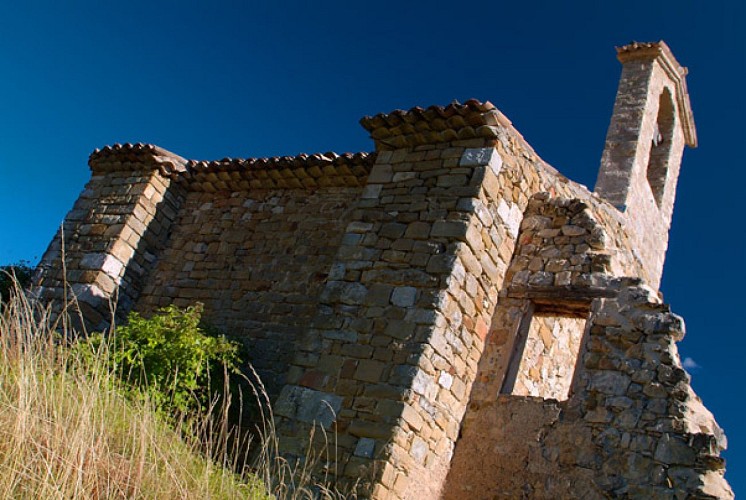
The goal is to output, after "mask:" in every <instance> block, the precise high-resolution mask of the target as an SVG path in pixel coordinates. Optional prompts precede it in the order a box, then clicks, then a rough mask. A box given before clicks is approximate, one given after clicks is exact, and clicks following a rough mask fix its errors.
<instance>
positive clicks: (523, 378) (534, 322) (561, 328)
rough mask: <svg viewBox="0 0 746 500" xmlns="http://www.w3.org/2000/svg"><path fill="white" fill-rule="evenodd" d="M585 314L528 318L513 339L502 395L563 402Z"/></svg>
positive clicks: (539, 313) (550, 313) (551, 313)
mask: <svg viewBox="0 0 746 500" xmlns="http://www.w3.org/2000/svg"><path fill="white" fill-rule="evenodd" d="M586 315H587V313H582V312H575V311H572V312H564V313H558V312H555V311H551V310H548V311H542V310H541V309H539V308H537V309H536V310H535V311H534V312H533V314H532V315H531V318H530V321H529V322H528V328H525V327H524V328H523V329H522V330H523V331H522V333H521V334H519V338H517V339H516V350H515V354H514V359H513V360H512V361H511V366H510V368H509V369H508V377H507V378H506V381H505V385H504V386H503V392H504V393H509V394H514V395H516V396H535V397H541V398H545V399H556V400H558V401H564V400H566V399H567V398H568V397H569V395H570V387H571V385H572V380H573V375H574V374H575V365H576V364H577V361H578V354H579V353H580V345H581V343H582V340H583V332H584V331H585V323H586Z"/></svg>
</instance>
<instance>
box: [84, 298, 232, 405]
mask: <svg viewBox="0 0 746 500" xmlns="http://www.w3.org/2000/svg"><path fill="white" fill-rule="evenodd" d="M202 310H203V307H202V304H199V303H198V304H196V305H194V306H190V307H187V308H186V309H179V308H178V307H176V306H174V305H170V306H168V307H165V308H163V309H160V310H159V311H158V312H157V313H156V314H154V315H153V316H152V317H150V318H144V317H143V316H141V315H140V314H138V313H136V312H132V313H130V314H129V316H128V318H127V321H126V323H125V324H123V325H120V326H117V327H116V329H115V330H114V333H113V334H112V335H109V336H108V338H107V334H105V333H95V334H93V335H90V336H89V337H87V338H85V339H82V340H80V341H79V342H78V344H77V348H78V349H81V350H82V351H83V353H84V354H85V353H86V351H87V353H89V354H92V355H94V356H98V353H99V351H100V350H101V346H102V345H103V344H104V343H107V342H108V343H110V346H111V347H112V349H111V351H110V352H109V355H108V356H107V357H106V360H107V362H108V368H109V370H110V371H111V372H112V373H114V374H115V375H116V376H117V378H118V379H119V380H120V381H122V383H123V384H122V388H123V390H126V391H128V393H129V394H130V395H131V396H132V397H135V398H142V397H146V398H147V399H149V400H150V401H151V402H152V403H153V404H154V405H155V406H156V407H157V408H158V409H159V410H160V411H161V412H163V413H164V414H165V415H179V414H188V413H192V412H204V411H207V409H208V407H209V405H210V403H211V400H212V397H213V395H215V394H216V390H217V391H221V390H222V389H223V387H225V382H226V380H225V377H226V376H227V375H228V373H227V372H232V373H235V372H236V371H237V363H238V362H239V360H238V356H237V350H238V346H237V345H236V344H234V343H232V342H230V341H228V340H226V338H225V336H223V335H220V334H218V333H217V332H211V333H208V329H206V328H205V327H203V326H202V325H201V324H200V321H201V317H202Z"/></svg>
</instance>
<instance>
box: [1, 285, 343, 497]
mask: <svg viewBox="0 0 746 500" xmlns="http://www.w3.org/2000/svg"><path fill="white" fill-rule="evenodd" d="M0 306H1V307H0V498H81V499H103V498H147V499H173V498H216V499H223V498H225V499H229V498H250V499H268V498H281V499H306V498H319V497H320V498H348V497H349V496H348V495H345V494H343V493H339V492H337V491H336V490H335V489H334V488H333V487H330V486H325V485H318V484H315V483H314V481H313V480H312V478H311V474H310V470H312V469H313V468H314V467H315V465H316V460H318V458H317V459H316V460H314V459H313V457H306V460H305V461H303V462H302V463H303V464H305V466H291V464H290V463H288V462H287V461H285V460H284V459H283V458H282V457H281V456H280V454H279V443H278V441H277V437H276V434H275V430H274V424H273V418H272V413H271V408H270V406H269V399H268V397H267V394H266V392H265V391H264V390H263V388H262V387H261V386H259V387H257V386H252V390H253V392H254V394H253V395H251V396H252V397H255V398H257V399H259V401H260V403H261V404H260V407H261V408H263V412H264V414H263V419H262V422H263V424H262V429H260V432H259V439H257V440H255V442H254V443H252V442H251V439H250V437H248V436H249V434H248V433H244V432H241V430H240V429H239V428H237V427H235V426H233V425H231V424H230V422H229V420H228V417H227V415H228V408H229V407H230V405H231V404H234V402H233V401H232V399H231V395H230V391H228V390H227V387H226V390H225V392H224V394H223V395H222V396H221V397H219V398H214V399H212V400H211V404H210V405H209V406H208V407H207V408H206V409H202V410H201V411H198V412H196V413H195V412H192V413H190V414H180V415H178V416H177V417H176V418H174V419H169V421H166V420H165V419H163V418H162V415H160V414H159V411H158V408H157V407H156V406H155V405H154V404H153V402H152V401H149V400H148V398H132V397H128V396H127V395H126V391H122V390H121V386H120V385H119V384H120V381H119V380H118V378H117V377H116V375H115V374H113V373H112V372H111V371H110V366H111V359H112V355H113V353H112V350H113V349H114V346H113V344H112V343H111V342H105V341H104V342H101V343H100V344H98V346H97V351H96V355H95V356H90V355H84V354H83V353H82V351H81V350H79V349H77V350H76V349H70V347H69V344H70V339H74V338H75V337H76V336H77V332H72V331H67V329H68V328H69V327H68V326H67V325H69V324H71V322H70V321H67V320H65V321H55V320H53V319H52V315H51V314H50V309H49V308H45V307H42V306H41V305H40V304H38V303H37V302H35V301H34V300H32V299H29V298H28V297H27V296H26V295H25V294H24V293H23V292H22V291H21V290H20V287H19V286H18V285H16V287H15V290H14V291H13V293H11V294H10V298H9V299H7V300H6V301H5V302H4V303H2V304H0ZM74 306H75V304H74V298H73V301H72V302H71V304H70V307H69V309H70V310H75V307H74ZM66 309H67V308H66ZM235 404H238V405H242V401H241V400H240V397H239V401H237V402H235ZM309 438H311V439H312V436H310V437H309ZM251 445H253V448H251ZM250 449H251V450H253V452H249V451H248V450H250Z"/></svg>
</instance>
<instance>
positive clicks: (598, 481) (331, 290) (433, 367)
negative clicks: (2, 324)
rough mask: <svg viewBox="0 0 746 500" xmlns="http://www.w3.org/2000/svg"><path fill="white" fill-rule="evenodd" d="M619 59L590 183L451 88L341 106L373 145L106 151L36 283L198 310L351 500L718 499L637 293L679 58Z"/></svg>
mask: <svg viewBox="0 0 746 500" xmlns="http://www.w3.org/2000/svg"><path fill="white" fill-rule="evenodd" d="M618 57H619V59H620V61H621V62H622V63H623V70H622V78H621V82H620V85H619V90H618V93H617V99H616V104H615V107H614V114H613V116H612V119H611V125H610V127H609V132H608V135H607V140H606V146H605V150H604V153H603V157H602V162H601V169H600V172H599V178H598V183H597V186H596V192H595V193H592V192H590V191H589V190H588V189H587V188H585V186H582V185H579V184H576V183H574V182H572V181H569V180H568V179H566V178H565V177H563V176H562V175H561V174H560V173H559V172H557V171H556V170H555V169H554V168H552V167H551V166H549V165H547V164H546V163H545V162H544V161H543V160H541V158H539V157H538V156H537V155H536V153H535V152H534V151H533V149H532V148H531V147H530V146H529V145H528V143H527V142H526V141H525V140H524V138H523V137H522V136H521V135H520V133H518V131H516V129H515V128H514V127H513V126H512V124H511V123H510V121H509V120H508V119H507V118H506V117H505V116H504V115H503V114H502V113H500V112H499V111H498V110H497V109H496V108H495V107H494V106H493V105H492V104H491V103H489V102H485V103H482V102H479V101H476V100H470V101H467V102H466V103H464V104H458V103H453V104H451V105H448V106H445V107H441V106H431V107H429V108H413V109H410V110H408V111H394V112H392V113H388V114H379V115H376V116H372V117H365V118H363V119H362V120H361V123H362V125H363V127H364V128H365V129H366V130H367V131H368V132H369V133H370V135H371V137H372V139H373V141H374V142H375V152H373V153H357V154H344V155H336V154H334V153H325V154H316V155H298V156H295V157H282V158H264V159H245V160H244V159H224V160H220V161H209V162H205V161H192V160H184V159H183V158H180V157H178V156H176V155H173V154H171V153H168V152H167V151H165V150H162V149H160V148H157V147H155V146H146V145H134V146H133V145H125V146H116V147H112V148H105V149H104V150H102V151H97V152H94V154H93V155H92V156H91V160H90V165H91V169H92V172H93V176H92V178H91V181H90V182H89V184H88V185H87V187H86V190H85V191H84V192H83V194H82V195H81V197H80V198H79V200H78V202H77V203H76V205H75V207H74V209H73V210H72V211H71V212H70V214H69V215H68V218H67V219H66V221H65V224H64V228H63V229H64V231H63V233H61V234H59V235H58V236H57V237H56V238H55V240H54V241H53V242H52V245H51V246H50V249H49V251H48V252H47V254H46V255H45V257H44V259H43V260H42V263H41V265H40V267H39V271H38V275H37V285H38V286H37V288H36V291H37V293H38V294H39V296H40V297H41V298H43V299H45V300H52V299H54V300H58V301H59V300H60V299H62V298H64V297H65V296H68V297H69V296H70V295H75V296H77V301H78V304H79V308H80V311H81V313H82V316H83V317H84V318H85V319H86V321H87V324H88V326H89V327H95V328H103V327H105V326H106V325H107V324H108V321H109V320H110V319H111V317H112V315H111V313H110V312H109V308H110V306H109V299H113V298H117V299H118V308H117V315H118V317H119V318H121V317H122V316H123V315H124V314H125V313H126V312H128V311H129V310H131V309H135V310H138V311H141V312H143V313H146V314H147V313H150V312H152V311H154V310H155V309H157V308H159V307H162V306H166V305H168V304H172V303H174V304H176V305H179V306H187V305H190V304H193V303H195V302H202V303H203V304H204V306H205V308H204V311H205V319H206V320H207V321H208V322H209V323H211V324H212V325H214V326H216V327H218V328H220V329H222V330H224V331H226V332H227V333H228V334H229V335H231V336H233V337H235V338H238V339H240V340H241V341H242V342H243V343H244V344H245V345H246V347H247V349H248V352H249V353H250V356H251V359H249V360H248V361H250V362H251V363H252V365H253V366H254V368H255V369H256V371H257V372H258V374H259V376H260V377H261V378H262V380H263V381H264V383H265V386H266V390H267V392H268V394H269V398H270V400H271V401H272V403H273V411H274V417H275V423H276V434H277V437H278V439H279V451H280V453H281V454H282V455H283V456H284V457H285V458H286V459H288V460H290V461H291V463H296V464H299V465H304V464H305V465H309V462H308V461H309V457H310V458H311V459H312V461H313V462H312V463H313V473H314V477H316V478H319V479H321V480H333V481H335V482H336V484H337V485H338V486H340V487H342V488H344V487H355V488H356V490H357V494H358V495H359V496H360V497H365V498H376V499H389V498H392V499H395V498H400V499H419V498H453V499H457V498H547V499H549V498H608V497H631V498H640V497H642V498H667V499H669V498H670V499H673V498H731V497H732V492H731V490H730V488H729V486H728V484H727V482H725V480H724V477H723V473H724V462H723V460H722V459H721V458H720V456H719V454H720V451H721V450H722V449H724V447H725V445H726V441H725V437H724V435H723V433H722V431H721V430H720V428H719V427H718V426H717V424H716V422H715V421H714V419H713V417H712V415H711V414H710V413H709V412H708V411H707V410H706V409H705V408H704V407H703V406H702V403H701V401H700V400H699V399H698V398H697V396H696V395H695V394H694V393H693V392H692V390H691V388H690V386H689V376H688V374H687V373H686V372H685V371H684V370H683V368H682V366H681V362H680V360H679V356H678V353H677V350H676V341H678V340H680V339H681V338H682V336H683V334H684V324H683V321H682V320H681V318H680V317H678V316H676V315H675V314H673V313H672V312H671V311H670V309H669V308H668V306H666V305H665V304H663V303H662V302H661V298H660V294H659V293H658V292H657V288H658V285H659V283H660V277H661V273H662V270H663V262H664V260H665V251H666V246H667V241H668V228H669V226H670V222H671V216H672V213H673V204H674V200H675V189H676V180H677V177H678V173H679V167H680V162H681V156H682V152H683V148H684V145H686V144H688V145H690V146H694V145H696V133H695V129H694V122H693V119H692V114H691V109H690V106H689V97H688V94H687V91H686V82H685V75H686V70H685V69H684V68H682V67H681V66H680V65H679V64H678V62H676V60H675V58H674V57H673V55H672V54H671V51H670V49H669V48H668V47H667V46H666V45H665V44H664V43H663V42H659V43H652V44H639V43H634V44H631V45H629V46H626V47H623V48H621V49H618ZM63 235H64V243H65V244H64V248H65V252H64V254H63V253H62V251H61V248H62V240H63V238H62V237H63ZM63 257H64V266H63V265H62V263H61V259H62V258H63ZM65 272H66V273H67V281H66V283H67V284H68V288H65V287H64V286H63V284H64V283H65V281H64V280H63V274H64V273H65ZM66 290H67V291H66Z"/></svg>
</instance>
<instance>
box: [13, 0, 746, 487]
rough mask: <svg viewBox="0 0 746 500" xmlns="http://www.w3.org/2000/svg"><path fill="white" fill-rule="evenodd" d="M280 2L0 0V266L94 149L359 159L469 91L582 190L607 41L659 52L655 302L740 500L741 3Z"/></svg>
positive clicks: (52, 208) (32, 250)
mask: <svg viewBox="0 0 746 500" xmlns="http://www.w3.org/2000/svg"><path fill="white" fill-rule="evenodd" d="M280 4H281V3H280V2H277V3H273V2H261V3H256V4H251V3H249V2H213V5H210V6H208V5H207V2H186V1H180V2H140V1H129V2H126V3H122V2H117V3H116V4H115V3H113V2H90V3H87V2H10V1H7V0H6V1H3V2H2V14H1V15H0V68H1V71H0V103H1V106H0V199H1V200H2V211H1V212H0V264H7V263H10V262H15V261H17V260H19V259H27V260H32V261H35V260H36V259H38V258H39V257H40V256H41V254H42V253H43V251H44V249H45V247H46V245H47V243H48V242H49V240H50V239H51V237H52V236H53V234H54V232H55V229H56V227H57V226H58V225H59V223H60V222H61V221H62V219H63V218H64V216H65V214H66V212H67V210H69V209H70V207H71V206H72V204H73V202H74V200H75V198H76V197H77V196H78V194H79V192H80V191H81V190H82V188H83V185H84V184H85V182H86V181H87V179H88V176H89V171H88V167H87V165H86V161H87V157H88V154H89V153H90V152H91V151H92V150H93V149H94V148H96V147H101V146H103V145H106V144H111V143H114V142H150V143H155V144H158V145H160V146H162V147H165V148H166V149H169V150H171V151H174V152H175V153H178V154H180V155H182V156H185V157H187V158H194V159H218V158H223V157H226V156H228V157H231V156H236V157H251V156H272V155H292V154H297V153H299V152H307V153H311V152H317V151H322V152H323V151H328V150H334V151H337V152H344V151H367V150H371V149H372V143H371V141H370V140H369V139H368V137H367V136H366V133H365V132H364V130H363V129H362V128H361V127H360V126H359V125H358V123H357V122H358V120H359V118H360V117H362V116H363V115H366V114H375V113H378V112H385V111H391V110H393V109H395V108H409V107H412V106H415V105H421V106H428V105H430V104H447V103H448V102H450V101H451V100H452V99H454V98H456V99H459V100H461V101H464V100H466V99H468V98H470V97H475V98H478V99H480V100H490V101H492V102H494V103H495V104H496V105H497V106H498V107H499V108H500V109H501V110H502V111H503V112H504V113H505V114H506V115H507V116H508V117H509V118H510V119H511V120H512V121H513V123H514V125H515V126H516V127H517V128H518V129H519V130H520V131H521V132H522V133H523V135H524V136H525V137H526V138H527V139H528V141H529V142H530V143H531V144H532V145H533V146H534V147H535V148H536V150H537V152H538V153H539V154H540V155H542V156H543V157H544V159H546V160H547V161H548V162H550V163H551V164H553V165H554V166H555V167H557V168H558V169H559V170H560V171H561V172H563V173H564V174H565V175H567V176H568V177H570V178H571V179H574V180H576V181H579V182H581V183H583V184H586V185H588V186H590V187H592V186H593V183H594V181H595V178H596V172H597V169H598V164H599V159H600V156H601V150H602V148H603V142H604V137H605V134H606V128H607V126H608V121H609V117H610V114H611V109H612V105H613V101H614V95H615V91H616V85H617V81H618V78H619V73H620V65H619V63H618V62H617V61H616V58H615V52H614V46H615V45H622V44H625V43H627V42H629V41H631V40H640V41H655V40H659V39H664V40H665V41H666V42H668V44H669V45H670V47H671V48H672V50H673V52H674V54H675V55H676V56H677V58H678V59H679V61H680V62H681V63H682V64H683V65H685V66H688V67H689V69H690V76H689V79H688V84H689V90H690V94H691V100H692V106H693V109H694V117H695V121H696V124H697V129H698V133H699V142H700V147H699V148H698V149H696V150H687V151H685V154H684V161H683V167H682V174H681V178H680V181H679V189H678V198H677V205H676V211H675V213H674V221H673V228H672V232H671V241H670V250H669V253H668V262H667V267H666V271H665V274H664V280H663V285H662V289H663V291H664V293H665V295H666V300H667V301H668V302H670V303H671V304H672V306H673V309H674V311H676V312H677V313H679V314H682V315H683V316H684V317H685V319H686V321H687V327H688V335H687V337H686V339H685V340H684V341H683V342H682V343H681V344H680V349H681V352H682V358H683V357H690V358H692V360H693V361H694V362H696V364H698V365H699V368H694V369H692V370H690V371H691V372H692V374H693V385H694V388H695V390H696V391H697V392H698V393H699V394H700V396H701V397H702V398H703V400H704V402H705V404H706V405H707V406H708V407H709V408H710V409H711V410H712V411H713V412H714V413H715V415H716V417H717V418H718V421H719V422H720V424H721V425H722V426H723V427H724V428H725V430H726V432H727V434H728V436H729V440H730V450H729V451H728V452H726V454H725V456H726V458H727V459H728V465H729V472H728V479H729V480H730V481H731V484H732V485H733V487H734V489H735V491H736V493H739V492H740V493H746V430H744V424H743V420H744V419H743V418H742V416H741V413H742V409H743V407H744V397H746V390H744V384H745V383H746V369H745V368H744V367H745V366H746V361H745V360H744V356H746V353H745V352H744V351H746V338H745V336H744V333H746V331H745V330H746V329H745V328H744V326H743V318H742V317H740V312H743V311H744V304H743V302H744V299H746V296H745V294H744V291H743V290H744V288H743V287H744V283H746V273H745V272H744V261H745V260H746V251H744V245H745V244H746V239H745V238H744V223H743V221H744V216H743V212H742V209H741V206H742V203H743V201H742V200H743V193H742V189H743V188H742V186H743V185H744V181H746V174H745V173H744V172H745V170H746V169H745V168H744V147H743V144H744V137H745V135H746V134H745V133H744V132H746V130H745V127H744V126H743V120H744V116H746V113H745V112H746V99H745V98H744V90H746V85H745V84H746V78H745V77H746V41H745V40H746V35H744V32H746V4H745V3H744V2H741V1H738V2H736V1H733V2H720V1H708V2H702V1H697V2H695V1H693V0H678V1H670V2H655V1H652V0H647V1H636V0H628V1H626V2H623V3H619V2H613V3H610V2H590V1H589V2H556V1H553V2H549V1H547V2H495V1H489V2H468V1H460V2H449V3H448V4H447V5H438V2H433V1H430V2H422V3H421V4H419V5H416V4H415V3H404V2H403V1H401V0H400V1H398V2H394V1H380V0H379V1H377V2H370V3H369V4H367V5H366V4H362V3H360V4H355V3H354V2H349V1H346V2H320V1H315V2H282V5H280Z"/></svg>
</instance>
